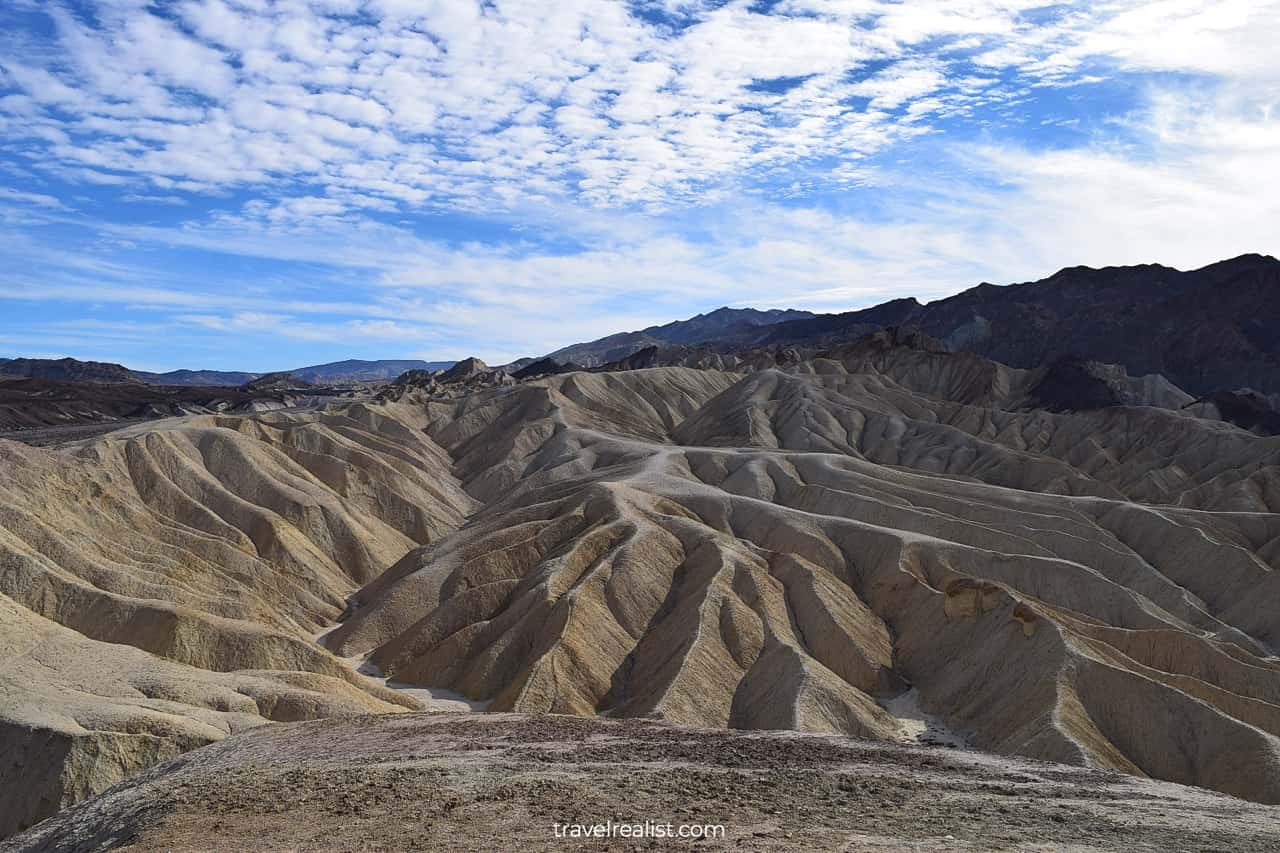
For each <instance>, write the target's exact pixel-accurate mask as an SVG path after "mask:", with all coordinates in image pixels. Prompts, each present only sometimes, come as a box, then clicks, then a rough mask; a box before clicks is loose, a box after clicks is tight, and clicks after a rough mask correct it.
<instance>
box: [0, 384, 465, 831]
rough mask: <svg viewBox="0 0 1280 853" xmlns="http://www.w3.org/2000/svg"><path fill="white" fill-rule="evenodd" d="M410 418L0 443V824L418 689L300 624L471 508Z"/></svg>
mask: <svg viewBox="0 0 1280 853" xmlns="http://www.w3.org/2000/svg"><path fill="white" fill-rule="evenodd" d="M416 418H418V415H416V414H415V413H413V412H409V411H397V407H383V408H380V409H377V410H374V409H369V408H366V407H363V406H358V405H357V406H351V407H348V408H346V409H344V410H342V411H340V412H330V413H316V414H290V415H263V416H258V417H255V418H234V417H198V418H188V419H176V420H172V421H163V422H160V423H158V424H149V425H146V426H145V427H141V428H136V429H133V430H129V431H122V432H118V433H114V434H112V435H110V436H107V437H106V438H104V439H102V440H99V441H97V442H93V443H88V444H85V445H83V446H78V447H74V446H73V447H69V448H66V449H64V450H62V451H58V452H54V451H49V450H43V449H34V448H28V447H26V446H24V445H20V444H16V443H11V442H0V746H2V747H3V748H0V756H3V757H2V758H0V777H2V778H3V779H4V780H5V782H6V784H5V785H4V792H3V795H0V832H5V833H7V832H12V831H14V830H16V829H18V828H20V827H23V826H27V825H29V824H30V823H32V822H33V821H35V820H38V819H40V818H42V817H45V816H47V815H49V814H51V813H53V812H54V811H55V810H56V809H57V808H59V807H61V806H65V805H67V804H69V803H71V802H75V801H76V800H78V799H81V798H83V797H84V796H86V795H88V794H92V793H96V792H97V791H99V790H102V789H103V788H105V787H107V786H108V785H111V784H114V783H115V782H118V781H120V780H121V779H123V778H126V777H127V776H129V775H131V774H132V773H135V772H137V771H138V770H140V769H141V768H143V767H146V766H147V765H149V764H152V763H154V762H155V761H157V760H161V759H164V758H168V757H171V756H173V755H176V754H178V753H179V752H182V751H184V750H187V749H190V748H192V747H194V746H199V745H201V744H204V743H208V742H210V741H212V740H216V739H218V738H221V737H224V736H225V735H227V734H228V733H230V732H234V731H238V730H241V729H244V728H247V727H250V726H253V725H257V724H260V723H262V722H265V721H267V720H296V719H306V718H309V717H316V716H323V715H330V714H343V713H367V712H371V711H383V712H389V711H399V710H404V709H405V707H406V706H410V707H416V705H415V703H413V702H412V701H409V700H406V699H404V698H403V697H402V696H400V695H398V694H395V693H393V692H392V691H388V690H384V689H378V688H374V687H371V686H370V685H369V684H368V683H367V682H366V680H365V679H363V678H361V677H359V676H357V675H355V674H354V673H353V672H352V671H351V669H350V668H349V667H348V666H347V665H346V664H344V663H342V662H340V661H338V660H337V659H335V658H334V657H333V656H332V655H330V654H329V653H327V652H326V651H324V650H323V649H320V648H318V647H317V646H316V645H315V644H314V643H313V642H312V641H311V638H312V637H313V636H314V634H315V633H316V632H317V631H318V630H319V629H320V628H321V627H323V626H325V625H328V624H330V623H331V622H332V621H333V620H334V619H335V618H336V617H337V616H338V615H339V614H340V612H341V610H342V608H343V606H344V597H345V596H346V594H348V593H349V592H351V590H352V589H354V588H355V587H357V586H358V585H359V584H360V583H362V582H366V581H369V580H371V579H372V578H374V577H376V576H377V575H378V573H379V572H380V571H381V569H382V568H383V567H385V566H386V565H388V564H390V563H392V562H394V561H395V560H396V559H397V558H399V557H400V556H402V555H403V554H404V553H405V552H406V551H407V550H409V549H410V548H412V547H414V546H415V545H419V544H422V543H425V542H428V541H431V540H432V539H434V538H436V537H437V536H439V535H441V534H443V533H445V532H448V531H450V530H452V529H454V528H455V527H456V526H457V525H458V524H459V523H460V522H461V520H462V518H463V517H464V515H465V514H466V513H467V512H469V511H470V509H471V507H472V502H471V501H470V499H469V498H467V497H466V495H465V494H463V493H462V492H461V491H460V490H459V489H458V486H457V484H456V482H455V481H454V480H453V478H452V477H451V476H450V474H449V464H450V463H449V460H448V458H447V457H446V456H445V455H444V454H443V452H442V451H441V450H440V449H439V448H438V447H436V446H435V445H434V444H433V443H432V442H431V440H430V439H429V438H427V437H425V436H424V435H423V434H422V433H421V430H420V429H419V427H420V426H421V423H420V422H419V421H418V420H417V419H416ZM19 778H20V779H21V780H22V784H21V786H17V785H10V784H9V782H10V780H14V779H19Z"/></svg>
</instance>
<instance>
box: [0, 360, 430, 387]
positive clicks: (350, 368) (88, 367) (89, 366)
mask: <svg viewBox="0 0 1280 853" xmlns="http://www.w3.org/2000/svg"><path fill="white" fill-rule="evenodd" d="M453 364H454V362H452V361H421V360H418V359H383V360H377V361H362V360H360V359H347V360H345V361H334V362H330V363H328V364H314V365H309V366H307V367H299V368H295V369H293V370H287V371H276V372H279V373H287V374H290V375H292V376H293V377H294V378H295V379H299V380H302V381H303V382H309V383H311V384H312V385H324V384H326V383H338V382H374V381H379V380H388V379H395V378H396V377H397V376H399V375H400V374H402V373H404V372H405V371H406V370H447V369H448V368H449V367H452V366H453ZM0 374H4V375H9V376H25V377H30V378H33V379H49V380H54V381H62V382H104V383H125V382H140V383H143V384H146V385H184V386H210V387H212V386H240V385H244V384H245V383H247V382H250V381H252V380H254V379H257V378H259V377H261V376H263V375H265V374H264V373H247V372H242V371H228V370H171V371H169V372H167V373H151V372H147V371H143V370H130V369H129V368H127V367H125V366H123V365H120V364H115V363H112V362H101V361H79V360H77V359H73V358H61V359H37V358H0Z"/></svg>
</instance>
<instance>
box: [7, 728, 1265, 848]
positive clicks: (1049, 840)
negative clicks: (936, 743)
mask: <svg viewBox="0 0 1280 853" xmlns="http://www.w3.org/2000/svg"><path fill="white" fill-rule="evenodd" d="M608 820H612V821H613V822H615V823H618V822H635V823H643V822H644V821H646V820H648V821H651V822H653V823H662V824H665V823H668V822H669V823H671V824H672V825H673V826H679V825H681V824H686V825H705V824H712V825H722V826H724V828H725V832H724V838H723V839H722V840H703V841H698V842H693V841H678V840H677V841H673V840H667V839H662V838H642V839H624V838H613V839H611V840H610V839H590V840H581V841H567V840H565V839H563V838H557V837H556V835H555V828H554V825H555V824H570V823H582V824H596V823H604V822H605V821H608ZM248 839H252V846H253V848H254V849H257V850H296V849H307V850H317V851H320V850H386V851H396V850H439V849H445V848H447V849H450V850H458V851H477V853H480V851H489V850H495V849H508V850H511V849H519V850H563V849H580V850H601V849H614V850H636V849H639V850H655V849H695V850H696V849H704V848H714V849H732V850H760V851H765V850H770V851H772V850H816V849H820V850H857V851H868V850H872V851H908V850H911V851H914V850H936V849H946V850H1011V851H1012V850H1017V851H1031V850H1072V851H1091V850H1119V849H1123V850H1130V851H1173V850H1178V851H1217V850H1233V851H1239V853H1250V852H1251V851H1269V850H1275V849H1276V847H1277V846H1278V845H1280V822H1277V821H1276V814H1275V810H1274V809H1271V808H1268V807H1265V806H1258V805H1254V804H1251V803H1246V802H1242V801H1240V800H1236V799H1233V798H1231V797H1226V796H1222V795H1218V794H1211V793H1207V792H1204V791H1198V790H1195V789H1190V788H1183V787H1180V786H1177V785H1170V784H1164V783H1157V782H1150V781H1146V780H1139V779H1135V778H1133V777H1132V776H1127V775H1125V774H1121V773H1116V772H1112V771H1099V770H1087V769H1082V768H1072V767H1062V766H1059V765H1051V764H1043V763H1038V762H1032V761H1026V760H1020V759H1011V758H998V757H993V756H988V755H981V754H976V753H968V752H957V751H955V750H946V749H936V748H935V749H925V748H908V747H902V746H891V745H885V744H875V743H869V742H865V741H852V740H848V739H846V738H840V737H831V736H819V735H788V734H784V733H761V732H742V731H724V730H713V729H697V728H689V727H683V726H671V725H667V724H660V723H655V722H649V721H635V720H632V721H623V722H610V721H602V720H594V719H579V718H574V717H562V716H540V717H526V716H520V715H514V714H496V715H470V716H467V715H455V714H410V715H397V716H394V717H361V718H357V719H352V720H326V721H320V722H312V723H299V724H291V725H280V726H272V727H269V728H262V729H257V730H255V731H254V732H252V733H249V734H245V735H241V736H238V737H235V738H230V739H228V740H225V741H222V742H221V743H219V744H217V745H215V746H211V747H207V748H205V749H202V750H198V751H196V752H194V753H190V754H188V755H186V756H183V757H182V758H179V759H176V760H175V761H172V762H169V763H167V764H165V765H162V766H160V767H157V768H155V769H154V770H152V771H149V772H147V773H144V774H142V775H140V776H138V777H136V778H134V779H132V780H130V781H128V782H126V783H124V784H122V785H120V786H117V787H115V788H113V789H111V790H110V791H108V792H107V793H106V794H104V795H103V796H101V797H99V798H97V799H95V800H92V801H90V802H88V803H85V804H84V805H82V806H78V807H76V808H73V809H69V810H68V811H65V812H63V813H61V814H60V815H58V816H57V817H56V818H54V819H52V820H50V821H47V822H46V823H44V824H42V825H41V826H40V827H39V828H37V829H36V830H33V831H32V832H30V833H28V834H26V835H24V836H20V837H18V838H16V839H13V841H12V842H11V844H10V845H9V846H8V847H6V848H4V849H13V850H19V849H21V850H27V851H38V850H58V851H69V850H75V851H90V850H98V849H104V848H118V849H125V850H136V851H148V850H155V851H163V850H190V849H199V850H226V851H233V850H243V849H245V846H246V843H247V840H248Z"/></svg>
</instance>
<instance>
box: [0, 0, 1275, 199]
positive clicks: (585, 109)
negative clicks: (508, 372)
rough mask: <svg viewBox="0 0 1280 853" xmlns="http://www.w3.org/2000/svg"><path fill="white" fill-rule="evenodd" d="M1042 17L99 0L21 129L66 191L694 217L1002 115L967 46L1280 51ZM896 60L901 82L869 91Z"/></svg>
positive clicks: (1184, 59)
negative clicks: (677, 212)
mask: <svg viewBox="0 0 1280 853" xmlns="http://www.w3.org/2000/svg"><path fill="white" fill-rule="evenodd" d="M1038 6H1040V4H1039V3H1038V2H1032V0H966V2H964V3H955V2H941V0H922V1H921V2H912V3H909V4H908V3H895V2H879V0H854V2H832V1H831V0H823V2H821V3H818V2H811V1H810V0H790V2H787V3H783V4H781V5H780V6H779V7H778V8H777V9H776V10H775V13H774V14H765V13H762V12H761V11H759V10H757V9H754V8H753V7H752V6H751V4H748V3H746V2H742V1H741V0H736V2H731V3H728V4H724V5H718V6H712V5H710V4H706V5H704V4H700V3H679V4H675V5H674V6H672V8H673V9H678V10H679V11H680V12H681V14H682V15H683V16H684V17H683V18H682V19H681V20H682V21H683V22H684V25H683V26H680V27H675V28H669V27H664V26H660V25H656V24H653V23H650V22H646V21H645V20H642V19H641V18H639V17H637V16H635V15H634V14H632V13H631V11H630V8H629V7H628V6H627V5H626V4H624V3H622V2H617V0H564V2H558V3H554V4H544V3H532V2H505V3H497V4H493V3H490V4H481V3H479V2H478V0H432V2H400V0H380V1H379V2H370V3H359V2H354V0H353V2H314V0H313V2H305V0H261V2H253V3H243V2H228V0H186V2H183V3H180V4H178V5H177V6H176V7H174V11H175V15H176V17H162V16H161V15H160V14H159V13H158V11H157V9H156V7H153V6H152V5H151V4H143V3H132V2H112V0H99V2H97V3H96V4H95V5H94V11H95V20H96V26H90V25H89V23H88V22H87V19H85V18H83V17H77V16H76V15H73V14H72V13H71V12H69V11H66V10H64V9H62V8H61V7H59V6H56V5H54V6H51V7H50V10H51V11H50V14H51V15H52V16H53V17H54V19H55V20H56V22H57V24H58V39H59V41H58V44H57V48H58V50H59V53H56V54H53V55H50V53H49V52H48V51H47V50H43V51H40V52H32V53H31V55H30V56H25V57H24V56H12V57H7V58H5V59H4V60H3V62H2V63H0V64H2V65H3V67H4V69H5V75H6V77H7V78H8V79H9V80H10V81H11V84H12V86H13V87H15V88H16V89H17V90H19V93H15V94H14V95H12V96H11V97H9V98H7V99H5V100H3V101H0V111H2V114H3V115H4V116H5V118H6V119H7V123H8V128H9V130H10V132H11V133H13V134H15V135H16V136H22V135H27V136H30V137H43V136H47V135H48V134H49V133H50V132H52V131H56V132H59V133H61V134H63V139H62V141H61V142H60V143H59V144H57V145H55V146H54V147H53V150H52V152H51V153H52V154H53V159H54V160H55V161H56V163H57V164H58V166H59V167H60V168H61V169H62V170H63V172H62V174H70V173H69V172H68V171H66V170H68V169H72V168H87V169H90V170H92V172H90V173H81V174H93V173H96V174H99V175H101V174H104V173H112V174H125V175H133V176H136V178H137V179H138V180H144V181H145V180H150V181H153V182H156V183H158V184H161V185H163V184H164V183H165V182H177V181H185V182H188V183H190V184H191V185H193V186H194V187H197V188H213V187H222V188H226V187H228V186H245V185H253V186H264V185H266V184H268V183H269V182H278V181H280V180H281V179H300V180H303V181H306V182H309V183H312V184H315V185H318V186H320V187H321V188H323V189H324V190H326V191H327V192H332V191H334V190H343V191H349V192H359V193H363V194H372V195H378V196H382V197H384V198H386V199H388V200H389V201H392V202H395V203H404V204H407V205H409V206H421V205H442V206H447V207H457V206H465V207H467V208H470V209H502V208H506V207H508V206H509V205H510V200H511V199H512V198H513V197H516V196H524V197H533V198H542V199H550V198H553V197H567V198H575V197H577V198H580V199H581V200H583V201H585V202H587V203H590V204H610V205H612V204H624V203H631V202H638V203H643V204H647V205H655V204H660V205H670V204H680V203H684V202H687V201H690V200H696V199H698V198H699V197H700V193H701V192H704V191H705V190H706V188H707V187H708V185H712V184H715V183H717V182H723V181H731V180H735V179H738V178H741V177H742V176H744V175H750V174H752V173H753V172H756V171H758V170H760V169H765V168H774V167H779V166H785V165H786V164H789V163H795V162H797V161H805V160H810V159H812V158H816V157H820V156H835V157H840V158H858V157H861V156H864V155H867V154H870V153H874V152H877V151H880V150H883V149H884V148H885V147H886V146H887V145H889V144H891V143H892V142H893V141H895V140H897V139H902V138H909V137H911V136H914V135H915V134H917V133H919V132H920V130H921V128H920V127H919V123H920V121H921V120H923V119H924V118H925V117H926V116H928V115H930V114H933V113H935V112H939V113H946V112H947V111H948V110H950V111H955V110H956V109H963V105H964V104H966V103H970V102H973V103H985V102H988V101H989V100H990V98H991V97H992V95H991V93H989V92H987V91H985V89H986V87H985V86H979V87H976V88H974V87H971V86H970V87H965V86H964V85H963V80H962V79H961V78H962V74H961V69H962V68H963V66H964V63H965V62H966V60H965V59H964V57H963V56H960V55H958V54H956V53H955V52H954V51H955V50H956V49H957V48H961V47H963V48H965V49H966V50H967V51H970V52H972V50H973V49H974V48H982V47H985V48H986V49H987V50H986V52H985V54H983V60H982V61H983V62H985V63H987V64H989V65H991V66H1006V67H1013V68H1014V69H1015V70H1018V71H1019V72H1021V73H1023V74H1024V75H1025V76H1026V77H1027V79H1028V80H1032V81H1041V82H1043V81H1046V80H1052V79H1061V78H1062V76H1063V75H1064V74H1065V73H1066V72H1067V71H1068V70H1071V69H1076V68H1078V67H1079V66H1080V65H1081V64H1082V63H1084V62H1086V61H1088V60H1089V59H1090V58H1091V57H1100V56H1101V57H1107V58H1110V59H1111V60H1114V61H1117V62H1120V63H1122V64H1124V65H1127V66H1132V67H1141V68H1147V69H1161V70H1164V69H1169V68H1181V69H1187V68H1191V69H1197V70H1203V71H1212V72H1214V73H1238V74H1243V73H1246V72H1249V71H1256V70H1257V69H1258V68H1259V67H1262V66H1263V65H1266V63H1267V62H1268V61H1269V54H1268V53H1266V52H1265V51H1267V50H1269V49H1270V45H1271V44H1273V43H1274V40H1275V38H1274V37H1275V36H1277V35H1280V33H1277V29H1278V27H1277V25H1276V24H1275V23H1274V18H1276V17H1277V15H1276V6H1275V4H1274V3H1264V2H1262V0H1229V2H1226V3H1209V2H1207V0H1202V1H1201V2H1197V0H1177V2H1164V3H1154V4H1150V3H1148V4H1140V3H1112V4H1108V5H1107V6H1105V7H1100V8H1098V9H1090V10H1087V11H1083V12H1078V13H1072V14H1067V13H1059V14H1057V15H1056V16H1055V17H1052V18H1050V19H1048V20H1042V21H1035V20H1032V19H1031V18H1029V17H1028V16H1027V15H1026V13H1027V11H1028V10H1030V9H1033V8H1036V7H1038ZM1044 14H1045V13H1044V12H1043V10H1042V12H1041V15H1042V17H1043V15H1044ZM1268 15H1270V16H1271V19H1272V20H1269V19H1268V18H1267V16H1268ZM1193 44H1194V45H1196V46H1198V47H1197V49H1196V50H1189V49H1188V46H1190V45H1193ZM1241 44H1244V45H1245V49H1244V50H1239V49H1238V48H1239V46H1240V45H1241ZM872 61H876V62H888V63H889V64H888V66H887V67H886V68H884V69H882V70H879V71H876V72H874V73H870V74H868V73H867V71H866V69H867V68H868V65H867V63H869V62H872ZM1271 65H1272V67H1273V66H1274V63H1272V64H1271ZM859 96H862V97H869V98H871V105H870V107H869V108H864V107H862V106H859V105H858V102H857V100H856V99H857V98H858V97H859ZM900 109H901V110H902V111H903V112H902V114H901V116H902V117H899V114H898V113H897V112H896V111H897V110H900ZM33 111H34V112H33ZM15 138H16V137H15Z"/></svg>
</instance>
